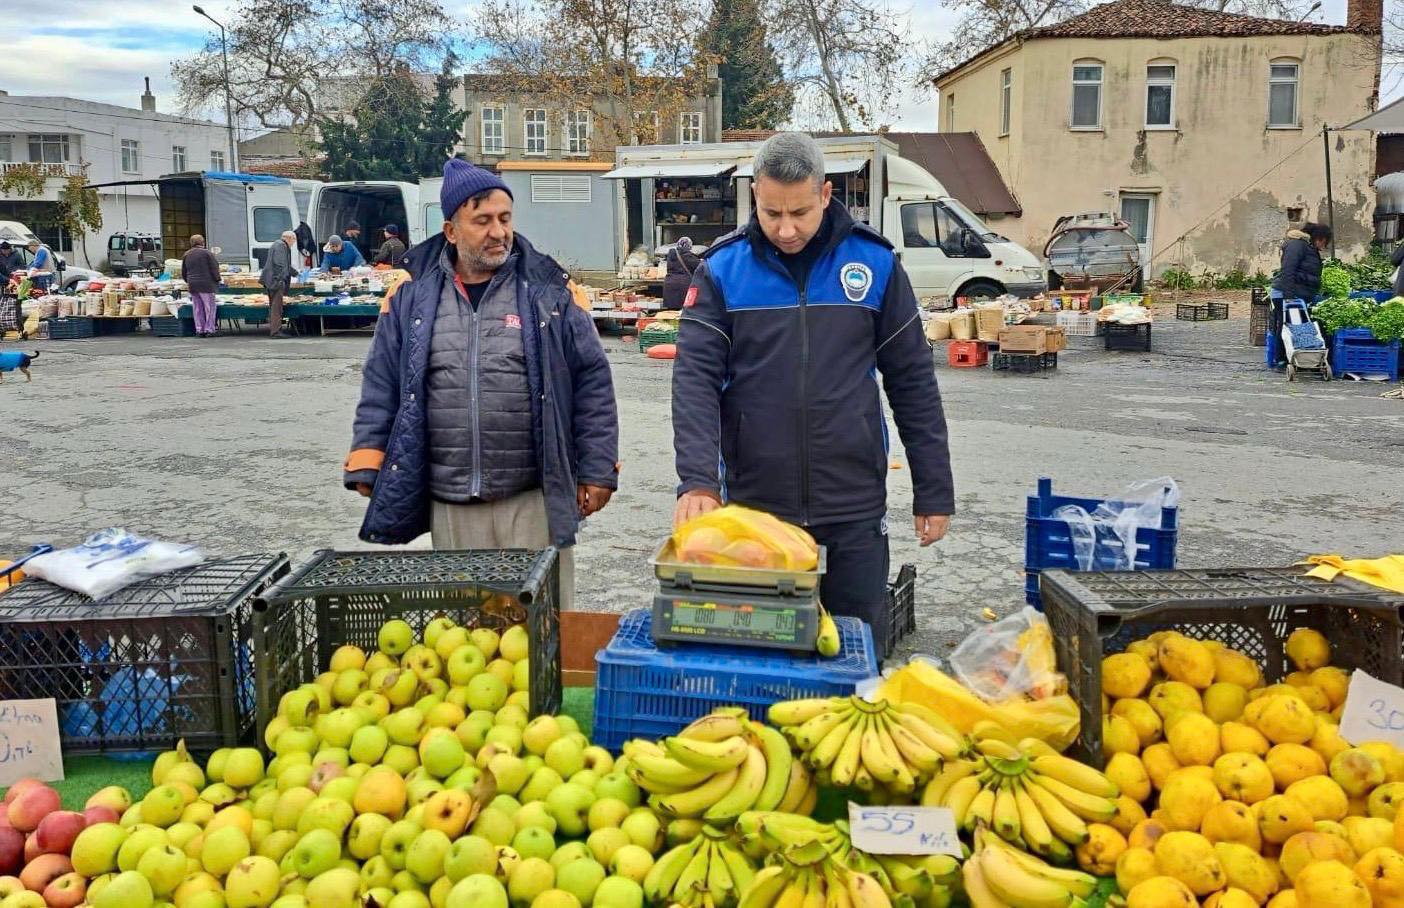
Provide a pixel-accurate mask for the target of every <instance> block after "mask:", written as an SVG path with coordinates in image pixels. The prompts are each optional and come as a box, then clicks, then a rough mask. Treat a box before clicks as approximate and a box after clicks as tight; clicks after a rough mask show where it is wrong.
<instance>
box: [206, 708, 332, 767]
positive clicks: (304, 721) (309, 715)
mask: <svg viewBox="0 0 1404 908" xmlns="http://www.w3.org/2000/svg"><path fill="white" fill-rule="evenodd" d="M321 711H322V707H321V701H320V700H319V699H318V697H317V692H316V691H314V690H312V689H311V688H308V687H296V688H293V689H292V690H290V691H288V692H287V693H285V694H283V697H282V699H281V700H279V701H278V715H279V716H282V717H283V719H284V720H286V721H287V723H288V725H289V726H291V727H293V728H305V727H307V726H309V725H311V724H312V721H313V720H314V719H316V718H317V713H319V712H321ZM229 756H230V754H225V757H224V759H225V763H224V765H223V766H222V767H220V769H221V772H220V778H221V779H223V780H225V781H228V780H227V779H226V778H225V776H226V775H227V773H228V766H229V763H228V760H229Z"/></svg>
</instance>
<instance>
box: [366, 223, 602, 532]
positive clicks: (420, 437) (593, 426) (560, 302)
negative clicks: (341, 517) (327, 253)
mask: <svg viewBox="0 0 1404 908" xmlns="http://www.w3.org/2000/svg"><path fill="white" fill-rule="evenodd" d="M444 243H445V239H444V236H443V234H442V233H441V234H438V235H436V236H434V237H432V238H431V239H429V240H427V241H425V242H423V243H420V244H419V245H418V246H416V247H414V248H413V249H411V250H410V251H409V254H408V255H407V256H406V258H405V262H406V264H407V266H408V268H409V270H410V273H411V275H413V280H411V281H409V282H407V283H405V284H402V285H400V287H399V289H398V292H396V293H395V294H394V296H393V297H392V299H391V301H390V308H389V311H388V312H386V313H385V314H383V315H382V316H381V317H380V321H379V323H378V324H377V325H376V329H375V339H374V340H373V341H372V342H371V347H370V352H369V353H367V354H366V363H365V367H364V369H363V370H362V379H361V402H360V404H359V405H358V406H357V407H356V420H355V429H354V439H353V442H352V446H351V447H352V451H351V454H350V456H349V457H348V458H347V460H346V467H345V469H346V475H345V483H346V485H347V486H348V487H354V485H355V484H356V483H357V482H364V481H366V479H368V478H370V477H374V484H375V485H374V491H373V492H372V494H371V498H370V505H369V507H367V509H366V518H365V522H364V523H363V524H362V525H361V538H362V539H363V540H365V541H366V542H373V543H380V544H388V545H395V544H404V543H408V542H412V541H414V540H415V539H416V538H418V537H419V536H420V535H422V534H424V533H426V532H428V530H429V506H430V495H429V459H428V452H427V448H428V430H427V420H426V414H425V404H426V395H425V376H426V374H427V372H428V366H429V343H430V337H431V335H432V332H433V328H434V314H435V312H436V310H437V308H438V305H439V297H440V294H441V292H442V290H443V282H444V279H445V272H444V270H443V268H442V267H441V266H440V265H439V258H440V253H441V252H442V250H443V248H444ZM514 251H515V252H516V253H517V262H518V266H517V312H518V314H519V315H520V316H521V320H522V330H523V338H522V341H523V346H524V347H525V349H526V356H527V374H528V382H529V384H530V386H531V399H532V423H533V428H534V430H535V434H536V446H537V463H538V464H539V465H540V468H541V487H542V489H543V490H544V492H545V494H546V513H547V519H548V521H549V523H550V529H551V541H552V542H553V543H554V544H555V545H557V546H568V545H573V544H574V543H575V532H576V529H577V527H578V525H579V522H580V511H579V507H578V504H577V502H576V494H575V491H576V484H577V483H587V484H589V485H594V486H600V487H603V488H609V489H613V488H616V487H617V482H618V472H619V466H618V459H619V419H618V414H617V411H616V409H615V403H614V382H613V380H612V379H611V377H610V372H609V361H608V359H607V358H606V357H605V352H604V347H603V346H602V345H601V344H600V338H599V335H598V334H597V333H596V331H595V326H594V323H593V322H592V321H591V319H590V316H589V315H588V314H587V313H586V312H585V311H584V310H582V309H581V308H580V307H579V306H577V305H575V304H574V303H573V301H572V293H571V288H570V284H569V276H568V275H567V274H566V273H565V271H564V270H563V269H562V268H561V266H560V265H558V264H556V262H555V261H554V260H553V259H551V258H550V257H549V256H547V255H544V254H542V253H540V252H537V251H536V249H534V248H533V247H532V246H531V244H530V243H528V242H527V241H526V239H524V238H523V237H522V235H521V234H517V236H516V240H515V246H514ZM371 471H378V472H371Z"/></svg>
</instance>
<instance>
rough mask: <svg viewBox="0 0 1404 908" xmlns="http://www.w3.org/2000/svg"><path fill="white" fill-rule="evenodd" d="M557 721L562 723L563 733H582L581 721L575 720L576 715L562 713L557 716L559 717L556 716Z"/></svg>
mask: <svg viewBox="0 0 1404 908" xmlns="http://www.w3.org/2000/svg"><path fill="white" fill-rule="evenodd" d="M556 721H557V722H560V723H561V734H563V735H578V734H580V723H579V722H577V721H575V717H574V716H566V715H560V716H557V717H556Z"/></svg>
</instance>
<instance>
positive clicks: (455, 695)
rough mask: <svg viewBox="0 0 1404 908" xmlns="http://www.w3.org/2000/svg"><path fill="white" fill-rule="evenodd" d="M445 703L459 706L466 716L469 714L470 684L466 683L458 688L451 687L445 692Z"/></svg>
mask: <svg viewBox="0 0 1404 908" xmlns="http://www.w3.org/2000/svg"><path fill="white" fill-rule="evenodd" d="M444 702H445V703H448V704H451V705H453V706H457V707H458V708H459V709H461V710H463V713H464V715H467V714H468V683H467V682H466V681H465V682H464V683H463V684H461V685H459V686H457V687H450V688H449V689H448V690H447V691H445V692H444Z"/></svg>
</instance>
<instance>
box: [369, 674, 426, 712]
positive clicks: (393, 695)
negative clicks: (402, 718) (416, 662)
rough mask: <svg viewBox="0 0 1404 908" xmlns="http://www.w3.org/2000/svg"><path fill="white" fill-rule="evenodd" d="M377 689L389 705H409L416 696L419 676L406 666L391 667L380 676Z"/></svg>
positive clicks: (399, 706) (398, 706) (397, 706)
mask: <svg viewBox="0 0 1404 908" xmlns="http://www.w3.org/2000/svg"><path fill="white" fill-rule="evenodd" d="M379 691H380V693H381V694H383V695H384V696H385V699H387V700H389V701H390V705H391V706H393V707H396V708H401V707H405V706H409V705H410V704H411V703H413V702H414V701H415V700H416V699H417V698H418V693H419V676H418V675H416V674H415V673H414V672H412V671H410V670H409V669H407V668H396V669H391V670H390V671H388V672H386V673H385V675H384V676H383V677H382V678H381V681H380V687H379Z"/></svg>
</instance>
